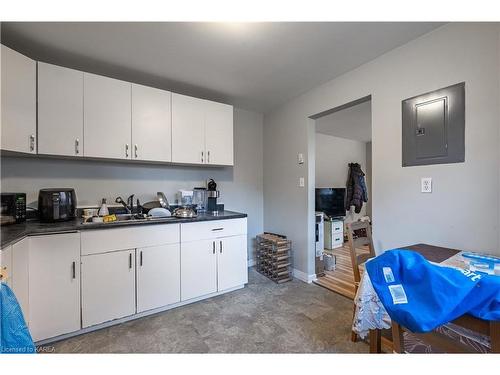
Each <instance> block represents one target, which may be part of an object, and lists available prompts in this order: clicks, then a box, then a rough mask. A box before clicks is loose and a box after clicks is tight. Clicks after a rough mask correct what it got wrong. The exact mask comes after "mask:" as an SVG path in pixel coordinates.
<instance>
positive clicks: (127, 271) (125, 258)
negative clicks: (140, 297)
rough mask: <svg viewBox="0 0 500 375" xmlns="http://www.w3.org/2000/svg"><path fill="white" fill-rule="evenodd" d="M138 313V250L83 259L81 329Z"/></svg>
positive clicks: (84, 257)
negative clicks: (136, 275) (136, 273)
mask: <svg viewBox="0 0 500 375" xmlns="http://www.w3.org/2000/svg"><path fill="white" fill-rule="evenodd" d="M134 313H135V250H123V251H116V252H112V253H105V254H97V255H87V256H82V327H83V328H85V327H89V326H92V325H95V324H99V323H103V322H107V321H109V320H113V319H118V318H123V317H125V316H129V315H133V314H134Z"/></svg>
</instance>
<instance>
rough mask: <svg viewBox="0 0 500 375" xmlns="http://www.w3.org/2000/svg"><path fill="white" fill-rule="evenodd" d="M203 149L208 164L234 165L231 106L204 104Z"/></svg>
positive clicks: (213, 103) (212, 103) (214, 103)
mask: <svg viewBox="0 0 500 375" xmlns="http://www.w3.org/2000/svg"><path fill="white" fill-rule="evenodd" d="M205 148H206V152H207V163H208V164H217V165H233V164H234V161H233V107H232V106H230V105H227V104H222V103H216V102H206V112H205Z"/></svg>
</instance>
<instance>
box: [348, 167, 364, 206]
mask: <svg viewBox="0 0 500 375" xmlns="http://www.w3.org/2000/svg"><path fill="white" fill-rule="evenodd" d="M346 187H347V195H346V201H345V209H346V211H349V210H350V209H351V206H354V211H355V212H356V213H357V214H359V213H360V212H361V207H363V202H368V192H367V190H366V183H365V174H364V173H363V171H362V170H361V166H360V165H359V164H358V163H349V174H348V176H347V183H346Z"/></svg>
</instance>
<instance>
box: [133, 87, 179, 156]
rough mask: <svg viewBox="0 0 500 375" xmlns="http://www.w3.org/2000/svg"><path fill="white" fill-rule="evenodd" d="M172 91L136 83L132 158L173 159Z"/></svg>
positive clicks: (134, 88)
mask: <svg viewBox="0 0 500 375" xmlns="http://www.w3.org/2000/svg"><path fill="white" fill-rule="evenodd" d="M171 98H172V94H171V93H170V92H169V91H164V90H159V89H155V88H152V87H147V86H141V85H136V84H132V144H133V145H132V159H134V160H149V161H161V162H169V161H171V160H172V148H171V147H172V146H171V143H172V139H171V137H172V110H171Z"/></svg>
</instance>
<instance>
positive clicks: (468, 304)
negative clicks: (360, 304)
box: [366, 249, 500, 332]
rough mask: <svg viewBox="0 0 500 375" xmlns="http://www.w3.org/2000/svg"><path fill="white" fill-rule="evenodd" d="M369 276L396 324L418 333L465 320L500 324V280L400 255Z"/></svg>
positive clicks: (383, 259)
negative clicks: (467, 317)
mask: <svg viewBox="0 0 500 375" xmlns="http://www.w3.org/2000/svg"><path fill="white" fill-rule="evenodd" d="M366 270H367V272H368V274H369V275H370V279H371V282H372V284H373V288H374V289H375V291H376V292H377V294H378V296H379V298H380V301H381V302H382V304H383V305H384V307H385V309H386V310H387V313H388V314H389V316H390V317H391V319H392V320H394V321H396V322H398V323H399V324H401V325H403V326H404V327H406V328H408V329H410V330H411V331H413V332H429V331H432V330H433V329H435V328H436V327H438V326H440V325H443V324H445V323H448V322H450V321H452V320H454V319H456V318H458V317H460V316H461V315H464V314H470V315H473V316H475V317H477V318H481V319H484V320H500V276H494V275H488V274H485V273H481V272H471V271H468V270H459V269H455V268H450V267H442V266H439V265H436V264H432V263H430V262H428V261H427V260H426V259H425V258H424V257H423V256H422V255H420V254H418V253H416V252H414V251H409V250H400V249H396V250H390V251H386V252H385V253H383V254H382V255H379V256H377V257H375V258H373V259H371V260H370V261H368V262H367V263H366Z"/></svg>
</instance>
